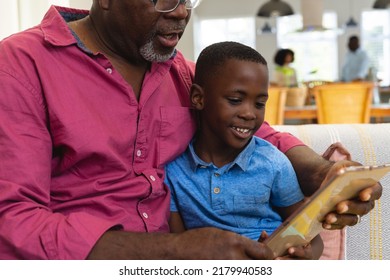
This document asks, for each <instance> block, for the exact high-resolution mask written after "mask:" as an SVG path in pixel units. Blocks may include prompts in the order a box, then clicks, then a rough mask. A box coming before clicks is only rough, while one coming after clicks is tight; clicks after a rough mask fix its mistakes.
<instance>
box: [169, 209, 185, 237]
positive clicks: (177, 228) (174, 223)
mask: <svg viewBox="0 0 390 280" xmlns="http://www.w3.org/2000/svg"><path fill="white" fill-rule="evenodd" d="M169 227H170V229H171V232H172V233H180V232H184V231H186V228H185V227H184V223H183V220H182V218H181V216H180V214H179V212H171V217H170V218H169Z"/></svg>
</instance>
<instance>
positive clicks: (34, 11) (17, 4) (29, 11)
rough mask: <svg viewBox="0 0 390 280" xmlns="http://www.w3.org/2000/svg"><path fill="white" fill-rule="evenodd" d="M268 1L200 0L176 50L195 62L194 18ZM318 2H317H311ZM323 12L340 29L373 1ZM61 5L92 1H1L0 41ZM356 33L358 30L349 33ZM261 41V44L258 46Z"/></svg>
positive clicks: (243, 11)
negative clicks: (330, 15)
mask: <svg viewBox="0 0 390 280" xmlns="http://www.w3.org/2000/svg"><path fill="white" fill-rule="evenodd" d="M267 1H268V0H203V1H202V3H201V4H200V6H199V7H198V8H196V9H195V10H194V11H193V12H192V18H191V20H190V22H189V25H188V27H187V29H186V32H185V34H184V35H183V37H182V39H181V41H180V43H179V45H178V49H180V50H181V51H182V52H183V53H184V55H185V56H186V57H187V58H188V59H194V44H193V43H194V25H196V19H197V18H201V19H205V18H206V19H207V18H230V17H231V18H233V17H242V16H254V17H255V16H256V13H257V10H258V9H259V7H260V6H261V5H262V4H264V3H265V2H267ZM284 1H287V2H288V3H289V4H290V5H291V7H292V8H293V10H294V11H295V12H296V13H300V0H284ZM312 1H319V0H312ZM323 1H324V2H323V3H324V9H325V10H332V11H336V12H337V14H338V19H339V26H342V24H343V23H345V22H346V21H347V20H348V19H349V17H350V16H351V15H352V16H353V17H354V18H355V19H356V20H358V21H360V11H361V10H364V9H371V6H372V4H373V3H374V0H323ZM52 4H55V5H63V6H69V7H74V8H81V9H89V8H90V7H91V4H92V0H0V39H2V38H4V37H5V36H8V35H10V34H12V33H14V32H17V31H19V30H24V29H26V28H29V27H31V26H34V25H36V24H38V23H39V22H40V21H41V19H42V17H43V16H44V14H45V13H46V11H47V9H48V8H49V6H50V5H52ZM265 20H266V19H264V18H257V19H256V24H257V27H258V28H259V27H261V26H262V25H263V24H264V22H265ZM348 32H354V33H356V32H358V29H356V30H352V31H348ZM346 37H347V36H344V37H343V36H342V37H340V40H339V44H340V46H339V49H340V50H341V51H340V53H339V57H342V56H343V54H344V49H345V44H346V42H345V41H346V39H345V38H346ZM257 39H258V40H257V41H258V43H257V45H258V47H259V44H261V52H262V54H264V56H265V57H266V59H267V60H269V58H270V57H271V55H272V54H273V53H274V50H275V48H276V38H274V37H273V36H272V35H269V34H267V35H260V37H258V38H257ZM259 42H260V43H259Z"/></svg>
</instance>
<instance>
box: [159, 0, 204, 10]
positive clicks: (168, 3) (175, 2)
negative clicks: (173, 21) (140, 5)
mask: <svg viewBox="0 0 390 280" xmlns="http://www.w3.org/2000/svg"><path fill="white" fill-rule="evenodd" d="M151 1H152V3H153V4H154V8H155V9H156V11H157V12H160V13H169V12H172V11H173V10H175V9H176V8H177V6H179V4H184V6H185V7H186V9H187V10H192V9H194V8H196V7H197V6H198V5H199V3H200V2H201V1H202V0H151Z"/></svg>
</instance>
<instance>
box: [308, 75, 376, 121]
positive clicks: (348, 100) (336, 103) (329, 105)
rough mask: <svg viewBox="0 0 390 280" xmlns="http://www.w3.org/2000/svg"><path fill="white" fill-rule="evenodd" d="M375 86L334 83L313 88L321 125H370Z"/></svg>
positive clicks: (371, 84)
mask: <svg viewBox="0 0 390 280" xmlns="http://www.w3.org/2000/svg"><path fill="white" fill-rule="evenodd" d="M373 88H374V84H373V83H370V82H351V83H332V84H326V85H321V86H316V87H314V88H313V94H314V98H315V103H316V106H317V120H318V123H319V124H331V123H369V122H370V109H371V103H372V94H373Z"/></svg>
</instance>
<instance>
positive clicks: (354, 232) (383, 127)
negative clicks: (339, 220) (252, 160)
mask: <svg viewBox="0 0 390 280" xmlns="http://www.w3.org/2000/svg"><path fill="white" fill-rule="evenodd" d="M273 127H274V128H275V129H277V130H279V131H284V132H289V133H291V134H293V135H295V136H297V137H298V138H299V139H301V140H302V141H303V142H304V143H306V144H307V145H308V146H310V147H311V148H312V149H314V150H315V151H316V152H318V153H319V154H322V153H323V152H324V151H325V150H326V148H327V147H328V146H329V145H330V144H332V143H334V142H341V143H342V144H343V145H344V146H345V147H346V148H347V149H348V150H349V151H350V153H351V155H352V159H353V160H355V161H358V162H360V163H362V164H365V165H380V164H384V163H390V123H381V124H322V125H320V124H305V125H275V126H273ZM380 182H381V184H382V186H383V194H382V197H381V199H380V200H378V201H377V203H376V205H375V208H374V209H373V210H372V211H371V212H370V213H369V214H367V215H365V216H363V217H362V220H361V222H360V223H359V224H358V225H355V226H352V227H347V228H345V229H344V230H342V231H325V232H323V234H324V236H323V239H324V243H325V246H326V248H325V250H324V258H323V259H347V260H368V259H387V260H388V259H390V189H389V188H390V174H387V175H386V176H385V177H384V178H383V180H381V181H380Z"/></svg>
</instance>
